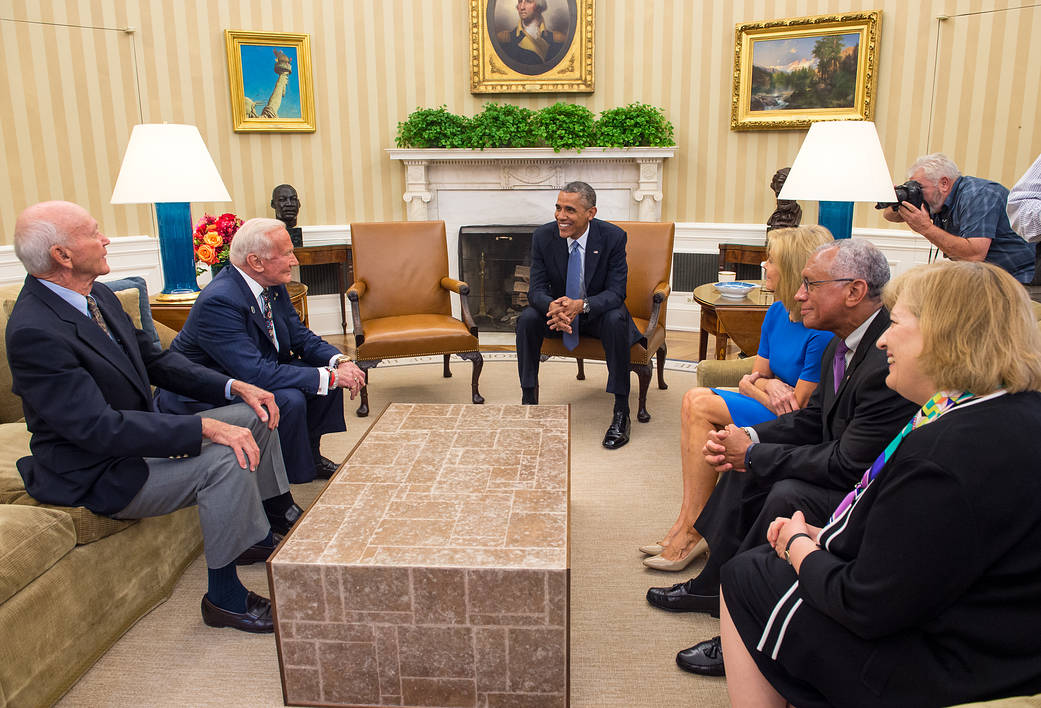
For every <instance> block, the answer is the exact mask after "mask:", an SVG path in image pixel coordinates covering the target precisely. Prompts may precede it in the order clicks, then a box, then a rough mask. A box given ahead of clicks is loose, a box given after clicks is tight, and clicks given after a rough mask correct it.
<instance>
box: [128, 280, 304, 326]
mask: <svg viewBox="0 0 1041 708" xmlns="http://www.w3.org/2000/svg"><path fill="white" fill-rule="evenodd" d="M286 289H287V290H289V299H290V301H291V302H292V303H293V308H294V309H296V314H298V315H300V320H301V321H302V322H303V323H304V326H305V327H307V326H308V324H307V286H306V285H304V284H303V283H297V282H292V283H289V284H288V285H286ZM193 304H194V301H191V302H161V301H158V300H156V299H155V297H151V298H149V299H148V306H149V307H150V308H151V310H152V319H153V320H155V321H156V322H162V323H163V324H164V325H166V326H167V327H169V328H170V329H172V330H174V331H177V332H180V331H181V327H184V321H185V320H187V319H188V311H189V310H191V309H192V305H193Z"/></svg>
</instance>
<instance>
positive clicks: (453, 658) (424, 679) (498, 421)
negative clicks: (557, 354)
mask: <svg viewBox="0 0 1041 708" xmlns="http://www.w3.org/2000/svg"><path fill="white" fill-rule="evenodd" d="M568 415H569V410H568V407H567V406H513V405H510V406H504V405H483V406H474V405H420V404H407V403H395V404H391V405H390V406H389V407H388V408H387V409H386V410H385V411H384V412H383V414H382V415H381V416H380V418H379V420H378V421H376V423H375V424H374V425H373V426H372V428H371V429H370V430H369V432H368V433H367V434H366V435H365V437H364V438H363V439H362V441H361V442H360V443H359V444H358V445H357V446H356V447H355V449H354V450H353V451H352V453H351V454H350V456H349V457H348V459H347V461H346V462H345V463H344V465H343V466H342V467H341V468H340V470H339V471H338V472H337V473H336V475H335V476H334V477H333V479H332V480H331V481H330V482H329V484H328V485H327V486H326V488H325V490H324V491H323V492H322V493H321V495H320V496H319V497H318V499H317V500H316V501H315V503H314V505H313V506H312V507H311V508H310V509H309V510H308V511H307V513H306V514H305V516H304V518H303V519H302V520H301V521H300V522H299V523H298V524H297V526H296V527H295V528H294V529H293V531H292V532H291V533H290V535H289V536H288V537H287V538H286V539H285V541H283V543H282V545H281V546H280V547H279V549H278V551H277V552H276V553H275V554H274V555H273V556H272V558H271V559H270V560H269V562H268V573H269V576H270V582H271V591H272V598H273V600H274V605H275V620H276V633H277V634H276V638H277V642H278V656H279V663H280V666H281V671H282V686H283V693H284V698H285V701H286V703H287V704H294V705H347V706H474V707H475V708H507V707H510V708H515V707H519V708H535V707H536V706H537V707H538V708H543V707H546V706H565V705H567V703H568V660H569V650H568V623H569V604H568V584H569V557H568V528H569V527H568V486H569V485H568V470H569V435H568V427H569V419H568Z"/></svg>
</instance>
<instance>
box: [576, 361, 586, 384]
mask: <svg viewBox="0 0 1041 708" xmlns="http://www.w3.org/2000/svg"><path fill="white" fill-rule="evenodd" d="M575 361H577V362H578V376H576V377H575V378H576V379H578V380H579V381H585V380H586V362H585V359H576V360H575Z"/></svg>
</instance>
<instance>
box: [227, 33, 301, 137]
mask: <svg viewBox="0 0 1041 708" xmlns="http://www.w3.org/2000/svg"><path fill="white" fill-rule="evenodd" d="M224 43H225V46H226V48H227V51H228V80H229V81H228V83H229V85H230V87H231V115H232V121H233V127H234V129H235V132H236V133H313V132H314V131H315V119H314V87H313V85H312V83H311V36H310V35H307V34H288V33H284V32H244V31H240V30H224Z"/></svg>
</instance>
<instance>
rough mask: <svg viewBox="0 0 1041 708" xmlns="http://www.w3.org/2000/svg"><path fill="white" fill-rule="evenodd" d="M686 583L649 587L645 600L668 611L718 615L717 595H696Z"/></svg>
mask: <svg viewBox="0 0 1041 708" xmlns="http://www.w3.org/2000/svg"><path fill="white" fill-rule="evenodd" d="M690 582H691V581H690V580H688V581H687V582H686V583H676V584H675V585H673V586H672V587H669V588H650V589H649V590H647V602H649V603H651V604H652V605H654V606H655V607H658V608H660V609H663V610H668V611H669V612H705V613H707V614H710V615H712V616H713V617H719V595H697V594H695V593H692V592H691V591H690V588H689V585H688V584H689V583H690Z"/></svg>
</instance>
